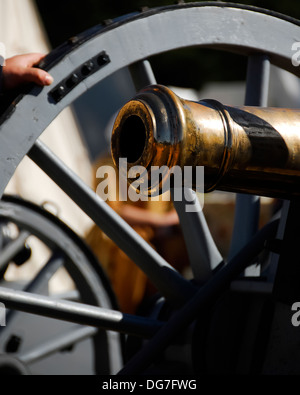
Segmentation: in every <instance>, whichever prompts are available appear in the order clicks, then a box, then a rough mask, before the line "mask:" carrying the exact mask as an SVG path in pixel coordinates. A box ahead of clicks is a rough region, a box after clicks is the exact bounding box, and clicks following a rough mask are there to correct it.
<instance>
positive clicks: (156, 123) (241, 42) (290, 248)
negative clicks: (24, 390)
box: [0, 2, 300, 374]
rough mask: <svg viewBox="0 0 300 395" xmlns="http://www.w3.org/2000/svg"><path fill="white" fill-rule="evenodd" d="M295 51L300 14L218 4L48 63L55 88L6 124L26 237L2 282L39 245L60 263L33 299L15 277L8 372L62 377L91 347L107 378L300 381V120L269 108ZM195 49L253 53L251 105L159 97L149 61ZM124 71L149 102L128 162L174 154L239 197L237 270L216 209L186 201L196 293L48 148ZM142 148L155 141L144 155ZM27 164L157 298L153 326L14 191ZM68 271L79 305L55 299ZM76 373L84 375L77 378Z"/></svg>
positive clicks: (172, 13) (14, 249)
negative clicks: (216, 223) (272, 207)
mask: <svg viewBox="0 0 300 395" xmlns="http://www.w3.org/2000/svg"><path fill="white" fill-rule="evenodd" d="M178 32H180V34H179V33H178ZM266 32H267V33H268V34H266ZM295 40H298V41H299V42H300V23H299V21H297V20H295V19H293V18H290V17H287V16H284V15H280V14H277V13H274V12H272V11H267V10H262V9H257V8H254V7H250V6H239V5H233V4H230V3H221V2H220V3H218V2H217V3H215V2H203V3H190V4H178V5H174V6H168V7H161V8H155V9H149V10H144V11H143V12H138V13H136V14H133V15H128V16H125V17H122V18H118V19H117V20H114V21H112V22H111V23H109V24H104V25H99V26H96V27H95V28H93V29H91V30H89V31H87V32H84V33H83V34H81V35H78V36H76V37H74V38H72V39H70V40H69V41H68V42H66V43H64V44H63V45H62V46H60V47H59V48H57V49H56V50H54V51H53V52H51V53H50V54H49V55H48V56H47V58H46V59H45V61H44V62H43V64H42V65H41V67H43V68H45V69H46V70H48V71H49V72H50V73H51V74H52V75H53V77H54V80H55V86H51V87H47V88H43V89H41V88H38V87H30V89H29V90H28V91H26V92H24V93H22V94H20V95H19V96H18V97H17V98H15V100H14V101H13V102H12V104H11V105H10V106H9V107H8V109H7V110H6V112H5V113H4V114H3V116H2V118H1V125H0V168H1V173H0V174H1V176H0V193H1V196H2V199H1V201H0V216H1V221H2V224H3V227H4V228H5V226H6V225H7V224H9V223H13V224H14V225H15V226H16V227H17V228H18V230H19V233H18V237H17V238H16V239H10V238H7V237H6V238H5V237H4V236H3V237H2V240H1V243H2V252H1V257H0V268H1V273H2V277H3V275H4V273H5V270H6V268H7V266H8V264H9V262H11V261H16V262H19V263H20V264H26V260H27V259H28V254H29V252H28V248H27V247H26V243H25V240H26V239H27V237H28V235H35V236H36V237H37V238H39V239H40V240H41V241H42V242H43V243H45V244H46V245H47V247H48V248H49V249H50V250H51V252H52V253H51V257H50V259H49V261H48V262H47V264H46V265H45V266H44V267H43V268H42V269H41V271H40V272H39V273H38V275H37V276H36V277H35V278H34V279H33V280H32V281H31V282H30V283H29V284H26V285H25V286H23V287H22V289H21V290H18V289H11V288H10V287H8V286H7V284H6V281H5V279H4V277H3V279H2V281H1V284H0V302H2V303H4V304H5V306H6V307H7V308H8V309H9V314H7V322H6V326H5V327H3V328H1V331H0V356H1V358H0V369H2V372H3V373H11V372H13V373H19V374H23V373H27V372H28V371H29V372H30V371H31V370H34V369H35V367H36V366H41V367H42V366H43V360H44V359H46V358H48V357H49V356H52V358H57V359H54V360H57V361H58V362H57V364H58V365H59V361H60V358H61V354H62V351H65V352H66V353H67V354H69V356H70V358H71V361H72V355H73V351H74V349H76V348H78V347H79V346H80V344H81V345H82V344H84V345H85V347H89V352H88V356H89V358H90V359H91V360H90V364H91V366H92V367H91V370H92V372H93V373H96V374H116V373H118V372H119V373H122V374H140V373H144V372H148V373H149V372H152V373H153V372H159V373H162V372H167V373H175V372H187V373H195V374H205V373H221V374H224V373H225V374H226V373H228V374H232V373H244V374H253V373H260V374H264V373H299V370H300V358H299V356H298V355H299V353H297V351H298V350H297V339H298V336H299V334H298V333H297V328H295V327H294V326H293V325H292V324H291V316H292V311H291V306H292V304H294V303H295V302H297V301H298V300H299V278H300V276H299V269H298V267H299V265H298V249H297V241H298V239H299V226H298V216H299V211H300V207H299V194H300V192H299V176H300V159H299V158H300V156H299V149H300V144H299V141H300V138H299V136H298V130H297V129H298V125H299V117H300V115H299V110H292V109H290V110H287V109H274V108H273V109H268V108H266V107H267V97H268V86H269V68H270V64H273V65H275V66H278V67H280V68H282V69H284V70H287V71H289V72H291V73H292V74H294V75H296V76H299V73H300V72H299V68H298V67H296V66H294V65H293V64H292V61H291V56H292V54H293V53H292V51H291V48H292V45H293V43H294V42H295ZM195 46H197V47H205V48H212V49H215V50H224V51H228V52H233V53H238V54H240V55H243V56H246V57H248V72H247V83H246V99H245V103H237V106H239V108H230V107H226V106H223V105H221V104H220V103H217V102H215V101H209V100H207V101H202V102H200V103H198V104H195V103H191V102H187V101H184V100H181V99H179V98H177V97H175V96H174V95H173V93H172V92H170V91H169V90H168V89H167V88H163V87H160V86H157V85H155V84H157V83H159V81H156V80H155V77H154V74H153V73H152V70H151V68H150V65H149V63H148V61H147V59H150V58H151V57H152V56H154V55H158V54H161V53H166V52H168V51H172V50H176V49H179V48H188V47H195ZM203 61H205V59H203ZM123 68H128V69H129V71H130V74H131V76H132V80H133V82H134V84H135V88H136V91H137V92H140V93H139V94H138V96H137V97H136V98H135V99H134V101H129V104H125V103H124V104H125V106H124V108H123V109H122V110H121V113H120V115H119V118H118V119H117V123H116V126H115V130H114V135H113V139H112V147H113V149H112V152H113V156H114V157H115V159H117V158H118V157H122V156H125V157H127V158H128V163H129V165H130V166H131V165H134V164H137V163H140V164H143V165H144V166H145V168H147V166H148V165H149V163H155V164H161V165H168V166H169V164H170V163H168V160H169V159H170V158H171V159H170V160H171V163H172V164H179V165H180V166H184V165H191V166H204V167H205V169H206V170H207V174H208V183H207V185H206V186H205V189H206V192H209V191H210V190H212V189H214V188H220V189H222V190H226V191H233V192H237V193H238V195H237V198H236V212H235V223H234V231H233V235H232V246H231V247H232V248H231V253H230V255H229V257H227V258H226V260H225V259H224V258H223V257H222V256H221V254H220V252H219V251H218V249H217V246H216V244H215V243H214V241H213V238H212V236H211V234H210V231H209V229H208V226H207V223H206V221H205V217H204V215H203V213H202V212H201V210H192V212H186V211H185V209H184V207H185V206H184V205H185V203H186V202H185V201H176V202H175V201H174V205H175V208H176V210H177V212H178V215H179V218H180V222H181V225H182V231H183V234H184V238H185V242H186V246H187V249H188V254H189V261H190V262H189V263H190V266H191V270H192V273H193V279H192V281H191V280H188V279H186V278H184V277H183V276H181V275H180V274H179V273H178V272H177V271H176V270H175V269H174V268H173V267H171V266H170V265H169V264H168V262H166V261H165V260H164V259H163V258H162V257H161V256H160V255H159V254H158V253H157V252H156V251H154V250H153V249H152V248H151V247H150V246H149V245H148V244H147V243H146V242H145V241H144V240H143V239H142V238H141V237H140V236H139V235H138V234H136V233H135V232H134V231H133V230H132V228H131V227H130V226H129V225H128V224H127V223H126V222H125V221H124V220H122V219H121V218H120V217H119V216H118V215H117V214H116V213H115V212H114V211H113V210H112V209H111V208H110V207H109V206H108V205H107V204H106V203H105V202H104V201H102V200H101V199H100V198H99V197H98V196H97V195H96V194H95V193H94V191H92V190H90V189H89V188H88V187H87V186H86V185H85V184H84V183H83V182H82V181H81V180H80V179H79V178H78V177H77V176H76V175H75V174H74V173H73V172H72V171H71V170H70V169H69V168H68V167H67V166H66V165H65V164H64V163H63V162H62V161H61V160H60V159H59V158H57V157H56V156H55V155H54V154H53V153H52V152H51V151H50V150H49V148H48V147H47V146H45V144H44V143H42V141H41V140H40V135H41V134H42V132H43V131H44V130H45V129H46V128H47V126H48V125H49V124H50V123H51V122H52V120H53V119H55V118H56V117H57V116H58V114H59V113H60V112H61V111H62V110H63V109H64V108H65V107H67V106H69V105H70V104H72V103H73V102H74V101H75V100H76V99H77V98H78V97H79V96H81V95H82V94H83V93H84V92H86V91H87V90H89V89H91V88H92V87H94V86H95V85H96V84H99V83H101V82H102V81H104V79H105V78H106V77H108V76H110V75H113V74H114V73H115V72H117V71H118V70H121V69H123ZM151 85H152V86H154V87H152V88H149V86H151ZM145 87H146V88H145ZM141 89H143V90H142V91H141ZM104 94H105V93H104ZM129 99H131V98H128V100H129ZM158 102H159V104H157V103H158ZM243 105H244V107H242V106H243ZM163 106H164V107H163ZM260 107H262V108H260ZM149 114H150V115H149ZM161 114H163V117H162V116H161ZM191 114H192V115H191ZM133 117H134V119H135V120H136V118H139V119H140V120H141V122H140V123H139V125H140V126H139V127H137V128H133V127H132V122H131V120H132V119H133ZM159 117H161V118H159ZM128 120H129V121H128ZM195 120H196V121H197V122H198V123H197V122H196V121H195ZM175 121H176V122H175ZM126 122H127V123H126ZM128 122H129V124H130V125H131V126H130V127H128ZM133 123H134V122H133ZM175 123H176V125H175ZM124 125H125V126H124ZM126 125H127V126H126ZM141 125H142V126H141ZM174 125H175V126H174ZM159 128H162V129H159ZM162 130H163V131H162ZM199 130H200V132H201V133H200V132H199ZM124 136H125V137H124ZM140 136H142V138H141V139H140ZM212 136H213V137H212ZM160 138H161V140H160ZM168 139H169V140H168ZM120 141H122V142H121V143H120ZM134 141H139V142H140V143H139V144H138V145H137V146H135V149H134V153H135V155H136V156H135V157H134V158H132V157H130V153H131V152H132V148H130V144H134ZM164 144H165V147H166V146H167V148H164V149H163V154H162V155H160V156H159V155H158V154H157V153H158V152H159V149H158V148H159V147H161V146H163V145H164ZM160 145H161V146H160ZM153 147H154V148H153ZM180 149H182V151H180ZM166 152H167V153H166ZM182 152H183V153H182ZM207 152H209V155H208V154H207ZM155 155H156V156H155ZM25 156H28V157H29V158H30V159H31V160H32V161H33V162H35V163H36V164H37V166H39V167H40V168H41V169H42V170H43V171H44V172H45V173H46V174H47V175H48V176H49V177H50V178H51V179H52V180H53V181H54V182H55V183H56V184H57V185H58V186H59V187H60V188H61V189H62V190H63V191H64V192H65V193H66V194H67V195H68V196H69V197H70V199H71V200H72V201H73V202H75V203H76V204H77V205H78V206H79V207H80V208H81V209H82V210H83V211H84V212H85V213H86V214H87V215H88V216H89V217H90V218H91V219H92V220H93V221H94V222H95V224H96V225H98V226H99V227H100V228H101V229H102V230H103V232H104V233H105V234H106V235H107V236H108V237H109V238H111V239H112V240H113V241H114V242H115V243H116V244H117V245H118V246H119V247H120V248H121V249H122V250H123V251H124V252H125V253H126V254H127V255H128V256H129V257H130V258H131V259H132V260H133V261H134V262H135V263H136V265H138V266H139V267H140V268H141V269H142V271H143V272H144V273H145V274H146V275H147V276H148V278H149V280H150V281H151V282H152V283H153V284H154V285H155V286H156V288H157V290H158V293H159V295H160V298H159V299H158V302H156V304H155V305H154V306H153V309H152V310H151V313H149V315H147V316H139V315H129V314H124V313H123V312H122V311H119V310H118V305H117V303H116V300H115V297H114V295H113V292H112V290H111V287H110V284H109V283H108V281H107V279H106V276H105V274H104V272H103V270H102V269H101V264H99V262H97V260H96V258H95V257H94V255H93V253H92V252H91V251H90V250H89V249H88V247H87V246H86V245H85V243H84V242H83V241H82V240H81V239H80V238H79V237H78V236H77V235H76V234H75V233H74V232H73V231H72V230H71V229H69V228H68V227H66V225H64V224H63V223H62V222H61V221H60V220H59V219H58V218H55V217H54V216H53V215H51V214H50V213H48V212H46V211H45V210H43V209H42V208H40V207H36V206H35V205H33V204H32V203H29V202H24V201H23V200H21V199H19V198H14V197H8V196H5V195H4V191H5V188H6V186H7V184H8V182H9V181H10V179H11V177H12V176H13V174H14V172H15V170H16V168H17V167H18V165H19V164H20V162H21V160H22V159H23V158H24V157H25ZM145 158H146V159H145ZM151 161H152V162H151ZM153 161H154V162H153ZM169 167H170V166H169ZM147 176H148V175H147ZM158 189H159V186H158ZM187 193H190V194H192V192H191V190H188V191H187ZM256 195H260V196H272V197H277V198H280V199H281V208H280V209H279V210H278V211H277V212H276V213H275V214H274V217H272V218H271V220H270V221H269V222H268V223H267V224H266V225H265V226H264V227H263V228H261V229H259V228H258V226H257V223H258V216H259V209H258V199H257V197H256ZM189 203H191V202H189ZM191 204H192V205H195V207H196V206H197V205H198V204H199V203H198V202H197V201H196V200H194V201H193V202H192V203H191ZM193 211H194V212H193ZM253 263H255V264H259V265H260V267H261V270H260V275H259V276H256V277H251V276H247V275H245V270H246V269H247V268H248V267H249V266H251V265H253ZM62 266H64V267H65V268H66V269H67V271H68V273H69V274H70V276H71V278H72V279H73V280H74V283H75V285H76V290H77V293H76V295H75V296H74V295H73V296H72V299H71V300H70V297H66V298H65V299H63V298H59V299H57V298H54V297H51V295H50V296H49V295H48V293H47V286H48V282H49V279H50V278H51V277H52V276H53V275H54V273H55V272H56V271H57V270H58V269H59V268H60V267H62ZM128 292H130V290H128ZM156 311H158V313H156V314H155V312H156ZM26 314H30V317H31V319H30V320H29V319H26V317H27V315H26ZM33 317H35V318H33ZM53 319H55V321H53V322H55V323H57V322H60V323H61V325H60V324H57V325H58V330H55V331H54V333H53V334H51V333H50V334H48V333H47V334H46V335H45V337H44V338H43V339H41V340H40V343H39V344H34V343H32V340H31V341H29V342H27V344H26V339H27V336H29V333H30V325H41V322H42V320H49V321H46V324H45V325H46V326H48V327H51V325H50V324H49V325H48V323H49V322H52V321H51V320H53ZM26 326H27V327H26ZM287 339H288V341H287ZM85 341H88V343H85ZM132 344H133V345H134V346H132ZM20 345H21V346H20ZM76 345H77V346H78V347H77V346H76ZM75 346H76V347H75ZM128 349H129V353H128ZM125 350H126V352H125ZM176 350H177V351H176ZM178 350H185V352H181V351H180V352H178ZM79 352H80V351H79ZM178 356H180V358H178ZM181 356H183V357H182V358H181ZM70 366H72V362H70ZM61 369H63V368H61ZM75 373H76V374H79V373H80V369H79V371H78V370H77V371H76V368H75V367H74V374H75Z"/></svg>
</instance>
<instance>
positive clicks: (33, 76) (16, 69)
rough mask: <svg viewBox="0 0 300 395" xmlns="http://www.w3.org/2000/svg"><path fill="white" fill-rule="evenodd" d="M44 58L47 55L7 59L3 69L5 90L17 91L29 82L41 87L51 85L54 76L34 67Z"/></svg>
mask: <svg viewBox="0 0 300 395" xmlns="http://www.w3.org/2000/svg"><path fill="white" fill-rule="evenodd" d="M44 57H45V55H43V54H40V53H30V54H26V55H17V56H13V57H11V58H9V59H6V61H5V66H3V69H2V86H3V90H4V91H9V90H12V89H16V88H19V87H21V86H22V85H24V84H25V83H29V82H33V83H35V84H37V85H40V86H46V85H51V84H52V82H53V78H52V76H51V75H50V74H49V73H47V72H46V71H45V70H42V69H39V68H36V67H34V66H35V65H37V64H38V63H39V62H40V61H41V60H42V59H43V58H44Z"/></svg>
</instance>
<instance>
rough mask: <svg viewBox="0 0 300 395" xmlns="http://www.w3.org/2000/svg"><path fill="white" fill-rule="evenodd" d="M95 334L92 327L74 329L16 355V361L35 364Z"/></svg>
mask: <svg viewBox="0 0 300 395" xmlns="http://www.w3.org/2000/svg"><path fill="white" fill-rule="evenodd" d="M96 333H97V328H93V327H88V326H87V327H80V326H79V327H75V328H72V329H71V330H68V332H67V333H63V334H61V335H58V336H56V337H55V338H53V339H51V340H48V341H46V342H43V343H42V344H39V345H37V346H36V347H34V348H32V349H31V350H29V351H25V352H24V353H23V354H20V355H18V357H17V358H18V359H19V360H21V361H22V362H24V363H27V364H29V363H33V362H37V361H39V360H41V359H43V358H46V357H48V356H50V355H52V354H54V353H56V352H59V351H61V350H63V349H65V348H66V347H70V346H72V345H73V344H75V343H78V342H80V341H82V340H85V339H87V338H89V337H92V336H94V335H95V334H96Z"/></svg>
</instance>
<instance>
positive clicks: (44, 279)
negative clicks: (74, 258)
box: [24, 253, 65, 293]
mask: <svg viewBox="0 0 300 395" xmlns="http://www.w3.org/2000/svg"><path fill="white" fill-rule="evenodd" d="M64 261H65V258H64V257H63V256H62V255H61V254H60V253H58V254H57V253H53V254H52V255H51V257H50V259H49V260H48V261H47V263H46V264H45V265H44V266H43V267H42V268H41V270H40V271H39V273H38V274H37V275H36V276H35V277H34V279H33V280H32V281H31V282H30V283H29V284H28V285H27V286H26V287H25V289H24V292H34V293H45V292H47V291H48V283H49V281H50V280H51V278H52V276H53V275H54V274H55V273H56V272H57V270H58V269H59V268H61V267H62V266H63V265H64Z"/></svg>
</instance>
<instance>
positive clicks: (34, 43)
mask: <svg viewBox="0 0 300 395" xmlns="http://www.w3.org/2000/svg"><path fill="white" fill-rule="evenodd" d="M0 41H1V42H2V43H3V44H4V45H5V48H6V56H7V57H11V56H13V55H17V54H23V53H29V52H42V53H45V54H46V53H48V52H49V51H50V46H49V43H48V40H47V36H46V33H45V31H44V29H43V25H42V22H41V20H40V17H39V14H38V11H37V8H36V6H35V4H34V1H32V0H9V1H8V0H0ZM41 139H42V140H43V141H44V142H45V143H46V144H47V145H48V146H49V147H50V148H51V149H52V150H53V151H54V152H55V153H56V154H57V155H58V156H59V157H60V158H61V159H63V161H64V162H65V163H66V164H67V165H68V166H69V167H70V168H71V169H72V170H73V171H74V172H75V173H76V174H78V175H79V176H80V177H81V178H82V179H83V180H84V181H85V182H86V183H87V184H88V185H91V180H92V166H91V163H90V160H89V157H88V153H87V150H86V148H85V146H84V144H83V141H82V139H81V135H80V131H79V127H78V124H77V122H76V118H75V116H74V114H73V112H72V110H71V108H67V109H65V110H64V111H63V112H62V113H61V114H60V116H59V117H57V119H56V120H55V121H54V122H53V123H52V124H51V125H50V126H49V127H48V128H47V130H46V131H45V132H44V133H43V135H42V136H41ZM6 193H9V194H17V195H19V196H21V197H23V198H25V199H28V200H30V201H32V202H34V203H37V204H39V205H41V204H43V203H44V202H50V203H51V204H52V206H53V207H55V210H56V211H57V213H58V216H59V217H60V219H62V220H63V221H64V222H65V223H66V224H67V225H69V226H70V227H71V228H72V229H73V230H75V231H76V232H77V233H78V234H80V235H84V234H85V233H86V231H87V230H88V229H89V227H90V225H91V220H90V219H89V218H88V217H87V216H86V215H85V214H84V213H83V212H82V211H81V210H80V209H79V208H78V207H77V206H76V205H75V204H74V203H73V202H72V201H71V200H70V199H69V198H68V197H67V196H66V195H65V194H64V192H62V191H61V190H60V189H59V188H58V187H57V186H56V185H55V184H54V183H53V182H52V181H51V180H50V179H49V178H48V177H47V176H46V175H45V174H43V173H42V171H41V170H40V169H39V168H37V166H36V165H35V164H34V163H32V162H31V161H30V159H28V158H25V159H24V160H23V162H22V163H21V165H20V166H19V167H18V169H17V171H16V173H15V175H14V177H13V178H12V179H11V181H10V183H9V185H8V187H7V190H6ZM36 260H37V262H40V254H39V256H38V257H37V259H36ZM38 265H39V264H38Z"/></svg>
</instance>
